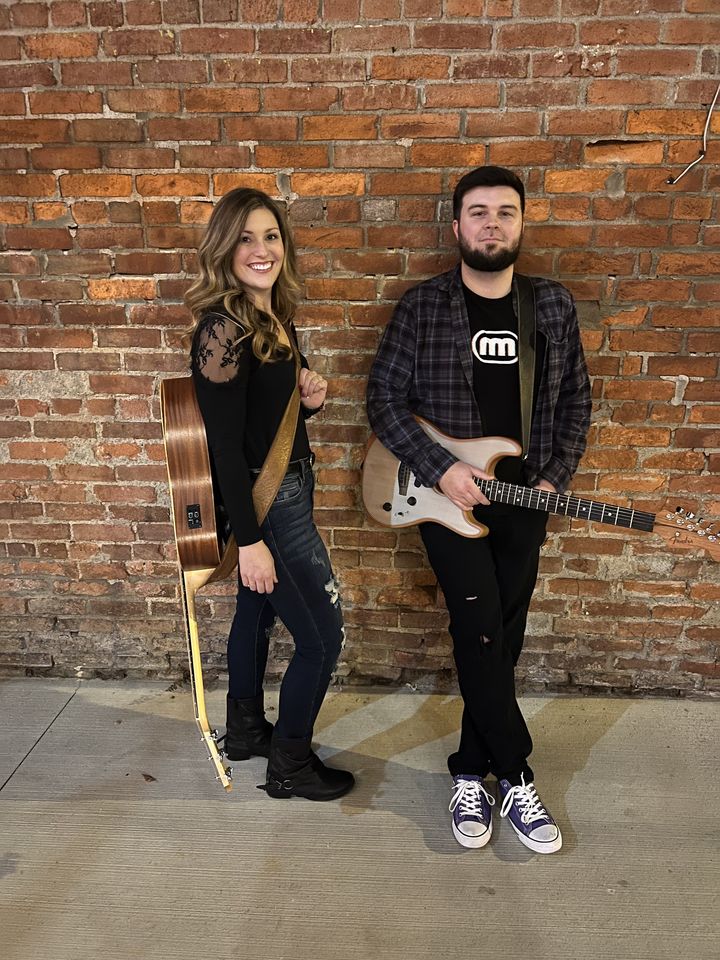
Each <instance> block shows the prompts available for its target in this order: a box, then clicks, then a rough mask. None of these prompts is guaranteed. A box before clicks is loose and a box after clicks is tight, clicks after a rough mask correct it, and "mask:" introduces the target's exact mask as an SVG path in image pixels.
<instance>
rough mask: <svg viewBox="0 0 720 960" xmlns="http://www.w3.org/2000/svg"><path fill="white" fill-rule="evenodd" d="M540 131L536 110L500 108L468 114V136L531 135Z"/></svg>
mask: <svg viewBox="0 0 720 960" xmlns="http://www.w3.org/2000/svg"><path fill="white" fill-rule="evenodd" d="M539 133H540V116H539V114H538V113H537V111H533V112H530V111H523V110H509V111H508V110H505V111H503V110H501V111H493V112H489V113H471V114H468V118H467V128H466V135H467V136H468V137H478V138H480V137H532V136H536V135H537V134H539Z"/></svg>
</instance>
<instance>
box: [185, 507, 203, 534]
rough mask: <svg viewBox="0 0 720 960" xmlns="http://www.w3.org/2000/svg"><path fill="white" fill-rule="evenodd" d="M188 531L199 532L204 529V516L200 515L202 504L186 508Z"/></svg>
mask: <svg viewBox="0 0 720 960" xmlns="http://www.w3.org/2000/svg"><path fill="white" fill-rule="evenodd" d="M186 511H187V525H188V530H199V529H200V528H201V527H202V516H201V514H200V504H199V503H190V504H188V506H187V507H186Z"/></svg>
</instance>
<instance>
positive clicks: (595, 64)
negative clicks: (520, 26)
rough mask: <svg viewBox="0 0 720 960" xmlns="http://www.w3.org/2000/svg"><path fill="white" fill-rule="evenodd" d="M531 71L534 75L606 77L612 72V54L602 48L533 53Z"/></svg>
mask: <svg viewBox="0 0 720 960" xmlns="http://www.w3.org/2000/svg"><path fill="white" fill-rule="evenodd" d="M530 73H531V74H532V76H533V77H588V76H591V77H604V76H607V75H608V74H609V73H610V56H609V55H608V54H603V52H602V51H601V50H600V49H598V50H596V51H585V50H584V51H583V52H582V53H579V52H578V53H575V52H574V51H572V50H562V51H561V50H558V51H554V52H552V53H545V52H543V53H532V54H531V55H530Z"/></svg>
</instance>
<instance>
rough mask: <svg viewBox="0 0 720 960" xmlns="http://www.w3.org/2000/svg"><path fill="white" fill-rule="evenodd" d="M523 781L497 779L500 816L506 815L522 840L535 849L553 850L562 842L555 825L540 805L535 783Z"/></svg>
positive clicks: (542, 850)
mask: <svg viewBox="0 0 720 960" xmlns="http://www.w3.org/2000/svg"><path fill="white" fill-rule="evenodd" d="M521 780H522V783H521V784H520V786H516V787H514V786H513V785H512V784H511V783H508V781H507V780H498V788H499V790H500V799H501V800H502V806H501V807H500V816H501V817H509V818H510V825H511V826H512V828H513V830H514V831H515V833H516V834H517V835H518V839H519V840H520V842H521V843H524V844H525V846H526V847H529V848H530V849H531V850H534V851H535V853H555V852H556V851H557V850H559V849H560V847H561V846H562V835H561V833H560V829H559V827H558V825H557V824H556V823H555V821H554V820H553V818H552V817H551V816H550V814H549V813H548V812H547V810H546V809H545V807H544V806H543V805H542V801H541V800H540V797H539V796H538V795H537V791H536V789H535V784H534V783H525V777H524V776H522V775H521Z"/></svg>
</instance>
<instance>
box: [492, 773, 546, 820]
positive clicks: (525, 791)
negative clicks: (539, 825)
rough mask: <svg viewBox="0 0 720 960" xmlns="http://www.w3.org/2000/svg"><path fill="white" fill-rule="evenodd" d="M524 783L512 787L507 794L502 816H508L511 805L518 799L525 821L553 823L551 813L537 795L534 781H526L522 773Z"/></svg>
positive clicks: (501, 809) (502, 807) (503, 803)
mask: <svg viewBox="0 0 720 960" xmlns="http://www.w3.org/2000/svg"><path fill="white" fill-rule="evenodd" d="M520 778H521V780H522V784H520V785H519V786H517V787H512V788H511V789H510V790H508V792H507V793H506V794H505V799H504V800H503V802H502V806H501V807H500V816H501V817H506V816H507V815H508V813H510V807H511V806H512V805H513V802H514V801H517V805H518V808H519V809H520V819H521V820H522V822H523V823H525V824H527V823H532V822H533V821H534V820H547V822H548V823H551V822H552V821H551V819H550V815H549V814H548V812H547V810H546V809H545V807H544V806H543V805H542V802H541V801H540V797H539V796H538V795H537V790H536V789H535V784H534V783H525V777H524V776H523V775H522V774H521V775H520Z"/></svg>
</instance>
